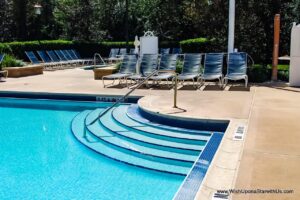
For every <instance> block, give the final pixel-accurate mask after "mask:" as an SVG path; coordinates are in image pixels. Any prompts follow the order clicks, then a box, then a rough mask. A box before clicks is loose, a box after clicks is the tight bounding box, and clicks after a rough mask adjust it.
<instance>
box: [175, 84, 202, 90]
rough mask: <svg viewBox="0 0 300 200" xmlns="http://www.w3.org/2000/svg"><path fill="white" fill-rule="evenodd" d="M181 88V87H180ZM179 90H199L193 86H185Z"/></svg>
mask: <svg viewBox="0 0 300 200" xmlns="http://www.w3.org/2000/svg"><path fill="white" fill-rule="evenodd" d="M179 87H180V86H179ZM178 90H194V91H196V90H198V88H195V87H194V86H193V85H183V86H181V87H180V88H178Z"/></svg>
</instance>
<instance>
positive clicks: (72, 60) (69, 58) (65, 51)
mask: <svg viewBox="0 0 300 200" xmlns="http://www.w3.org/2000/svg"><path fill="white" fill-rule="evenodd" d="M61 53H62V54H63V55H64V56H65V58H67V60H68V61H69V62H73V63H75V64H76V65H80V64H81V63H82V62H81V61H79V60H77V59H73V57H72V56H71V55H70V53H69V51H68V50H61Z"/></svg>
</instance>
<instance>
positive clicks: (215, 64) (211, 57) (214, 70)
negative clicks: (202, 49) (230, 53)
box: [198, 53, 224, 87]
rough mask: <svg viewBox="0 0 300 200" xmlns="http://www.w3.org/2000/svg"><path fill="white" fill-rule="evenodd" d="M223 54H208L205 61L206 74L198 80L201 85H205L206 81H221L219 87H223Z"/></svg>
mask: <svg viewBox="0 0 300 200" xmlns="http://www.w3.org/2000/svg"><path fill="white" fill-rule="evenodd" d="M223 58H224V54H223V53H207V54H205V59H204V72H203V74H202V75H201V76H200V77H199V78H198V82H199V81H200V85H202V84H203V83H204V81H205V80H216V79H218V80H219V85H220V87H222V84H223V73H222V71H223Z"/></svg>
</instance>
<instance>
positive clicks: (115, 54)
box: [107, 48, 121, 62]
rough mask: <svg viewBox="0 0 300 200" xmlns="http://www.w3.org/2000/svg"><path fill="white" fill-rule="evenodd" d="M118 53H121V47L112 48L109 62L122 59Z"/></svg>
mask: <svg viewBox="0 0 300 200" xmlns="http://www.w3.org/2000/svg"><path fill="white" fill-rule="evenodd" d="M118 55H119V49H116V48H112V49H110V52H109V56H108V59H107V60H108V61H109V62H113V61H119V60H121V59H120V58H118Z"/></svg>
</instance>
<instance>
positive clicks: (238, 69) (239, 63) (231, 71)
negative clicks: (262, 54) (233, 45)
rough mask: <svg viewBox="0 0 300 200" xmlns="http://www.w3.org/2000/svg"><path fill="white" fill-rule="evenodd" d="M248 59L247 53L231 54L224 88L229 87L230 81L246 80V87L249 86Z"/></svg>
mask: <svg viewBox="0 0 300 200" xmlns="http://www.w3.org/2000/svg"><path fill="white" fill-rule="evenodd" d="M247 58H248V55H247V53H245V52H235V53H229V55H228V63H227V74H226V76H225V77H224V87H225V86H226V85H227V83H228V80H234V81H237V80H245V87H247V86H248V76H247V63H248V61H247Z"/></svg>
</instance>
